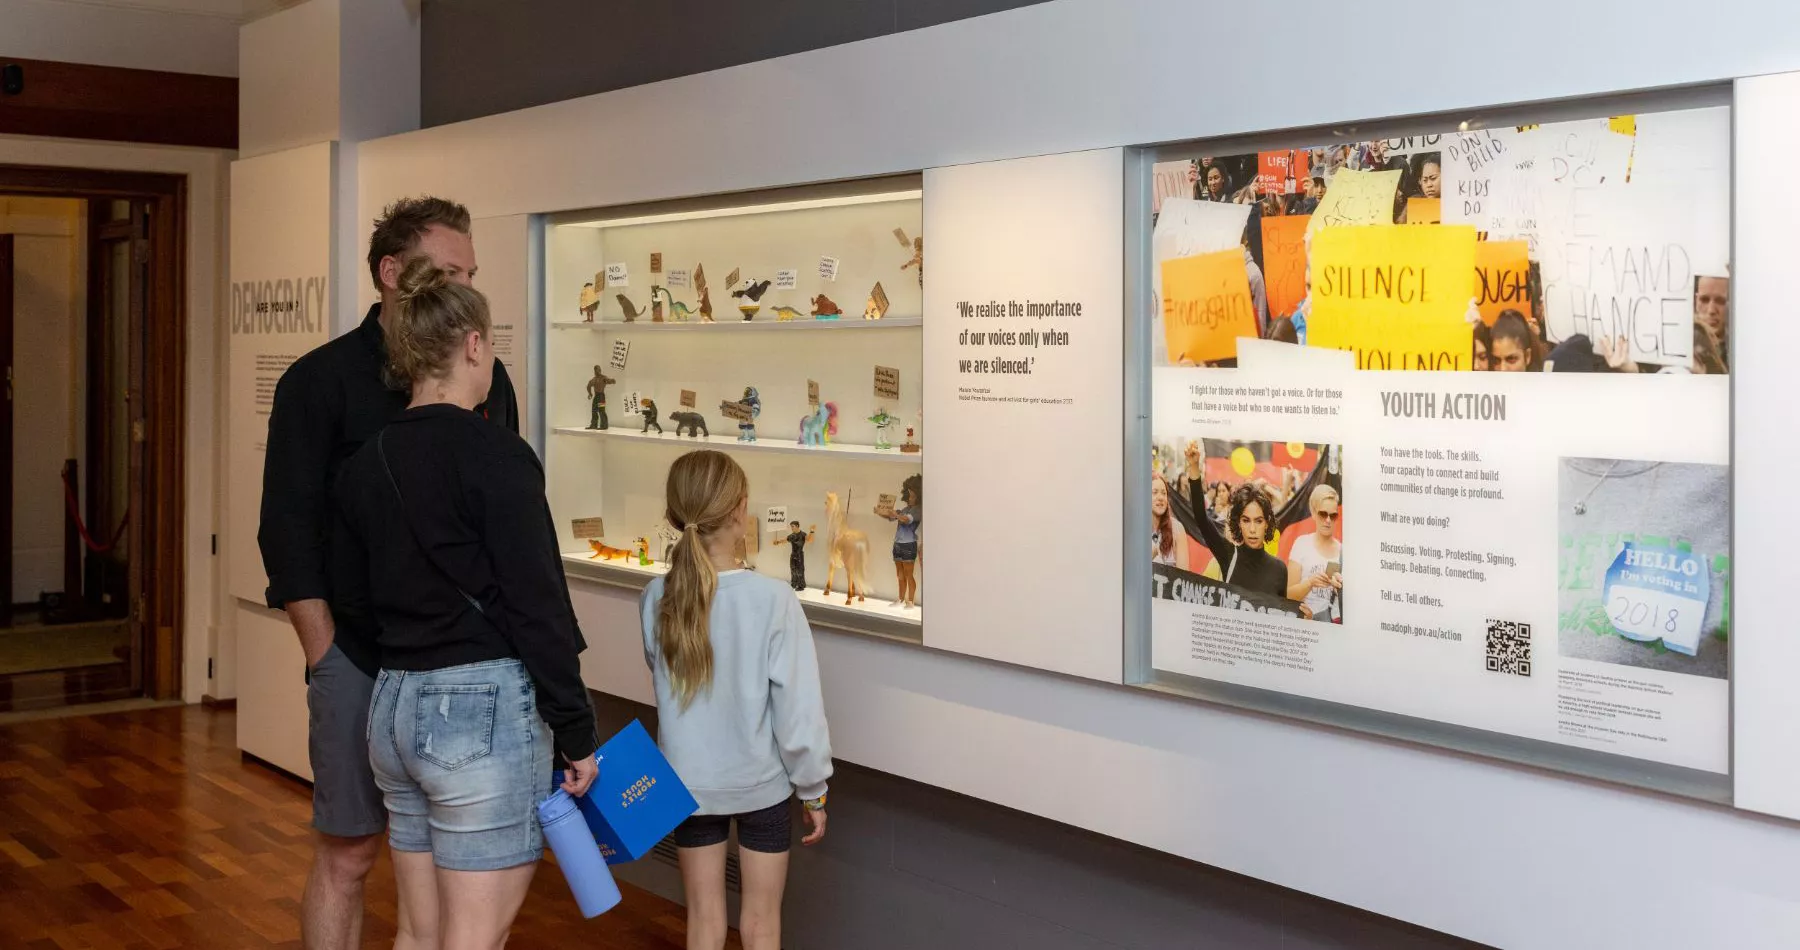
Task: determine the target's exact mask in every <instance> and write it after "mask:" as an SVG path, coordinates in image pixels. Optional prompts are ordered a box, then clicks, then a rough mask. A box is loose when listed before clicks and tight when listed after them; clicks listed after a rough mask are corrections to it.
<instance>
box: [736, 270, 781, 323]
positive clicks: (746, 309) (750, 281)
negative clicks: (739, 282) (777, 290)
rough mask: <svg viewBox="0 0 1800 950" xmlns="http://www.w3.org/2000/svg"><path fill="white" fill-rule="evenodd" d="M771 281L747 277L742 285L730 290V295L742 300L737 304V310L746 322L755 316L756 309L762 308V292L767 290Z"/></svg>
mask: <svg viewBox="0 0 1800 950" xmlns="http://www.w3.org/2000/svg"><path fill="white" fill-rule="evenodd" d="M773 283H774V282H773V281H769V280H757V279H756V278H754V277H752V278H747V279H746V280H745V281H744V286H742V287H739V288H738V289H736V290H734V291H732V292H731V296H733V297H735V298H737V299H739V300H742V301H744V302H743V303H740V304H738V312H739V313H741V314H743V315H744V321H745V322H746V323H748V322H749V321H750V319H751V318H752V317H755V316H756V312H757V311H759V310H761V309H762V298H763V294H766V293H768V292H769V287H770V286H771V285H772V284H773Z"/></svg>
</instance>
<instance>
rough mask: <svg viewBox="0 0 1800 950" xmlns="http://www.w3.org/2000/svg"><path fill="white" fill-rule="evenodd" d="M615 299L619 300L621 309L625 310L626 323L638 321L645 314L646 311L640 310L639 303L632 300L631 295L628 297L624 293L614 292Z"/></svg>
mask: <svg viewBox="0 0 1800 950" xmlns="http://www.w3.org/2000/svg"><path fill="white" fill-rule="evenodd" d="M613 299H615V300H617V301H618V302H619V309H620V310H623V311H625V322H626V323H636V322H637V318H639V317H641V316H643V315H644V311H642V310H639V309H638V308H637V304H634V303H632V302H631V298H630V297H627V296H625V295H624V294H614V295H613ZM657 319H658V320H659V321H660V320H661V319H662V318H661V317H658V318H657Z"/></svg>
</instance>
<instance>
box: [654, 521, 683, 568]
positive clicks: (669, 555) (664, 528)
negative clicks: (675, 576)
mask: <svg viewBox="0 0 1800 950" xmlns="http://www.w3.org/2000/svg"><path fill="white" fill-rule="evenodd" d="M650 533H651V534H654V535H656V540H657V541H658V542H659V546H660V550H661V551H662V557H660V558H658V560H660V561H662V562H663V563H664V564H667V563H669V561H670V560H672V559H673V558H674V556H675V544H676V542H678V541H680V540H681V532H679V531H677V530H675V526H674V525H671V524H669V522H668V519H666V518H665V519H663V520H661V521H658V522H657V523H656V527H655V528H654V529H652V530H651V532H650Z"/></svg>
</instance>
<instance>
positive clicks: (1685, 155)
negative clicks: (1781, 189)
mask: <svg viewBox="0 0 1800 950" xmlns="http://www.w3.org/2000/svg"><path fill="white" fill-rule="evenodd" d="M1621 106H1624V107H1623V108H1621ZM1355 131H1358V130H1349V131H1321V132H1317V133H1303V134H1283V135H1273V136H1269V137H1265V138H1262V139H1253V140H1244V141H1239V142H1216V143H1196V144H1192V145H1184V146H1174V147H1168V148H1164V149H1162V150H1160V151H1159V152H1158V153H1156V154H1154V155H1147V156H1146V166H1147V167H1146V172H1147V175H1146V177H1147V178H1148V181H1147V183H1146V184H1147V187H1146V188H1145V194H1144V200H1145V203H1146V205H1148V207H1147V208H1145V209H1144V210H1145V211H1146V212H1147V213H1145V214H1144V215H1143V220H1144V222H1145V225H1146V228H1145V231H1146V233H1144V234H1143V235H1142V238H1143V242H1144V244H1145V246H1147V248H1148V255H1147V256H1148V258H1149V260H1148V262H1147V264H1148V266H1147V268H1146V269H1147V271H1148V273H1146V274H1145V275H1144V276H1145V278H1146V282H1147V283H1148V285H1149V292H1148V294H1147V295H1146V296H1147V298H1148V302H1149V303H1150V306H1148V307H1146V308H1144V310H1145V315H1146V317H1147V323H1148V326H1147V327H1146V328H1145V330H1146V331H1147V332H1146V333H1145V334H1144V339H1143V349H1144V350H1145V355H1146V356H1147V357H1148V362H1149V364H1150V373H1149V374H1148V375H1149V377H1150V378H1149V380H1148V381H1147V385H1146V390H1147V391H1146V394H1145V395H1146V396H1147V402H1148V404H1149V408H1150V412H1149V415H1150V425H1149V432H1148V436H1149V445H1147V446H1144V447H1143V455H1144V456H1145V460H1146V461H1147V463H1148V469H1149V470H1148V471H1145V472H1143V474H1142V477H1143V479H1144V482H1143V483H1144V484H1146V485H1147V486H1148V504H1147V505H1146V507H1147V509H1148V510H1147V512H1146V513H1147V515H1148V517H1147V518H1144V519H1143V521H1144V522H1145V524H1144V525H1143V526H1142V527H1141V528H1138V529H1137V530H1138V532H1139V534H1138V536H1139V537H1140V538H1144V539H1145V540H1146V541H1147V542H1148V543H1147V545H1146V550H1147V551H1148V552H1149V558H1148V560H1149V563H1148V564H1147V565H1146V566H1147V567H1148V568H1149V574H1150V584H1149V589H1148V591H1147V594H1148V599H1149V601H1150V609H1149V612H1148V618H1147V619H1148V621H1149V622H1148V628H1149V632H1150V637H1149V644H1148V647H1149V649H1148V656H1147V660H1148V666H1149V667H1150V675H1149V680H1151V681H1153V682H1156V683H1160V684H1163V685H1174V686H1176V687H1178V688H1190V689H1191V691H1194V692H1199V693H1202V694H1204V695H1209V696H1225V697H1227V698H1230V699H1235V700H1244V701H1247V702H1250V703H1252V704H1262V705H1266V706H1268V707H1269V708H1272V709H1276V710H1278V711H1298V712H1299V713H1300V714H1304V715H1309V716H1312V717H1314V718H1318V719H1322V720H1325V721H1331V722H1334V723H1337V722H1351V723H1355V724H1358V725H1361V726H1363V727H1365V728H1373V729H1376V730H1378V731H1385V732H1389V733H1391V734H1395V735H1403V736H1408V737H1425V738H1426V740H1427V741H1433V742H1439V743H1443V744H1449V745H1457V746H1462V747H1465V748H1470V749H1474V750H1477V751H1483V752H1487V753H1490V754H1503V755H1509V756H1511V757H1515V758H1519V759H1522V760H1525V761H1531V762H1533V763H1537V764H1547V765H1551V766H1553V767H1558V768H1569V769H1572V770H1575V771H1582V772H1587V773H1589V774H1604V775H1607V776H1608V777H1612V778H1621V779H1623V780H1627V781H1634V782H1639V783H1641V784H1650V785H1655V786H1658V787H1666V788H1679V789H1681V790H1684V791H1691V790H1697V791H1696V793H1697V794H1717V790H1718V789H1720V788H1723V787H1724V786H1723V785H1722V782H1721V777H1722V776H1724V775H1725V774H1726V773H1727V772H1728V770H1729V742H1728V739H1729V700H1730V663H1729V646H1730V620H1731V610H1730V607H1731V586H1732V557H1731V536H1730V528H1731V466H1730V462H1731V454H1730V433H1731V418H1732V417H1731V376H1730V369H1731V346H1730V342H1731V327H1732V323H1731V310H1730V306H1729V302H1730V294H1731V265H1730V253H1731V185H1732V176H1731V160H1732V150H1731V110H1730V106H1729V103H1728V100H1727V98H1726V97H1725V96H1724V94H1723V93H1722V92H1721V91H1716V90H1715V91H1712V94H1701V93H1696V94H1694V95H1692V96H1684V97H1682V98H1679V99H1677V100H1673V101H1671V100H1668V99H1663V100H1657V99H1655V98H1654V97H1648V98H1645V99H1639V100H1632V101H1630V102H1623V103H1622V102H1606V103H1595V104H1583V103H1569V104H1562V105H1559V106H1557V107H1554V108H1538V109H1521V110H1517V111H1515V112H1512V113H1506V114H1504V115H1466V116H1456V117H1444V118H1440V119H1438V120H1431V121H1425V120H1421V121H1417V122H1412V123H1402V124H1395V125H1392V126H1390V127H1388V128H1383V129H1377V130H1371V131H1365V132H1363V133H1362V134H1353V133H1354V132H1355ZM1134 520H1135V519H1134ZM1271 697H1275V699H1271ZM1352 710H1365V711H1371V712H1374V713H1379V714H1391V715H1388V716H1387V718H1368V717H1361V718H1359V717H1358V716H1357V715H1356V714H1355V713H1354V712H1352ZM1445 727H1447V728H1449V729H1452V730H1460V731H1446V728H1445Z"/></svg>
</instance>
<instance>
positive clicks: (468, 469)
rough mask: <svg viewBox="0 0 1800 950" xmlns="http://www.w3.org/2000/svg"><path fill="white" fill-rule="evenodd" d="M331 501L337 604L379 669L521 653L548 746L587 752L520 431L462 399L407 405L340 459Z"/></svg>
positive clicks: (533, 459)
mask: <svg viewBox="0 0 1800 950" xmlns="http://www.w3.org/2000/svg"><path fill="white" fill-rule="evenodd" d="M384 454H385V458H386V464H385V465H384V464H383V456H384ZM335 498H336V502H337V510H338V517H339V521H338V525H337V527H336V528H335V529H334V531H333V533H332V556H331V562H332V588H333V591H334V593H335V595H336V601H335V602H334V606H335V607H336V608H337V611H338V613H339V614H340V616H341V617H342V618H343V619H342V620H341V621H340V622H341V623H344V624H347V625H350V626H352V627H353V628H356V629H358V630H359V631H367V630H373V631H375V637H376V641H377V642H378V643H379V645H380V652H381V666H382V667H383V668H384V669H389V670H408V671H413V670H420V671H423V670H439V669H444V668H446V667H451V666H461V665H463V664H467V663H480V662H484V661H487V660H497V659H505V658H509V657H518V658H519V660H521V661H522V662H523V663H524V665H525V670H526V672H527V673H529V674H530V675H531V679H532V682H533V683H534V684H535V685H536V687H537V705H538V714H539V715H541V716H542V717H543V718H544V722H545V723H547V724H548V725H549V726H550V729H551V731H552V732H553V733H555V736H556V750H557V751H558V752H559V753H561V754H562V755H564V756H565V757H567V758H569V759H570V760H580V759H583V758H587V757H589V756H592V755H593V754H594V750H595V748H596V747H597V745H598V742H597V739H596V736H595V733H594V710H593V707H592V706H591V705H590V702H589V699H588V694H587V686H586V684H584V683H583V682H582V680H581V664H580V660H579V656H580V653H581V651H582V650H583V649H585V648H586V643H584V642H583V640H582V637H581V631H580V628H579V627H578V626H577V625H576V622H575V610H574V607H573V606H572V605H571V604H570V602H569V585H568V582H567V580H566V579H565V578H564V576H563V569H562V555H561V553H560V552H559V551H558V550H557V544H556V528H555V525H554V523H553V522H552V521H551V517H550V505H549V502H547V501H546V500H545V498H544V469H543V466H542V465H541V464H539V462H538V458H537V456H536V455H534V454H533V453H532V451H531V447H530V446H529V445H527V444H526V443H525V440H524V439H521V438H519V437H518V436H517V435H515V434H514V433H511V432H507V431H505V430H504V429H501V428H500V427H498V426H494V425H489V424H488V423H486V422H483V421H482V420H481V417H480V416H478V415H476V414H475V413H473V412H469V411H468V410H466V409H461V408H458V407H456V406H449V405H431V406H421V407H419V408H417V409H409V410H407V411H406V412H404V413H402V414H401V415H400V416H399V418H397V419H395V420H394V422H393V423H391V424H389V425H388V427H387V428H386V429H385V430H383V431H382V433H381V435H379V436H378V437H377V440H376V441H372V442H370V443H369V444H368V445H365V446H363V448H362V449H361V450H360V451H358V452H357V453H356V455H354V456H352V457H351V459H350V460H349V461H348V462H347V463H345V464H344V468H343V473H342V474H341V475H339V477H338V482H337V487H336V491H335ZM465 595H466V596H465ZM471 598H472V599H473V601H474V602H473V603H471V602H470V599H471ZM340 629H343V628H342V627H340Z"/></svg>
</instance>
